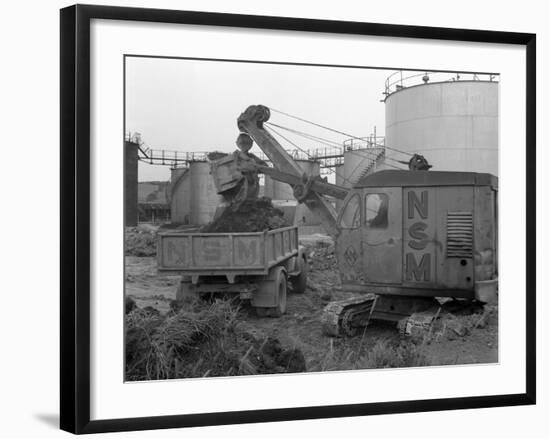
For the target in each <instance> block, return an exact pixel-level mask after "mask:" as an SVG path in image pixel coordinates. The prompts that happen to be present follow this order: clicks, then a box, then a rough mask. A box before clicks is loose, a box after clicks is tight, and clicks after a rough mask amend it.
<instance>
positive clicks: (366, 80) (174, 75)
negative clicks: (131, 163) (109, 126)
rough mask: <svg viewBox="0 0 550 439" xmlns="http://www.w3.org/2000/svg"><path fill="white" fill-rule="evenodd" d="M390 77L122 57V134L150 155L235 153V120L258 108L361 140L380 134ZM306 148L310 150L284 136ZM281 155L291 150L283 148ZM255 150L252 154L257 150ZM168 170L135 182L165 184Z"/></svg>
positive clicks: (143, 168)
mask: <svg viewBox="0 0 550 439" xmlns="http://www.w3.org/2000/svg"><path fill="white" fill-rule="evenodd" d="M390 73H392V71H388V70H374V69H364V68H361V69H359V68H338V67H314V66H289V65H274V64H255V63H242V62H241V63H239V62H223V61H202V60H181V59H159V58H135V57H133V58H127V59H126V130H127V131H130V132H139V133H140V134H141V138H142V141H143V142H145V144H146V145H147V146H149V147H151V148H155V149H169V150H179V151H211V150H220V151H227V152H230V151H233V150H235V148H236V146H235V139H236V138H237V135H238V134H239V132H238V129H237V117H238V116H239V114H240V113H241V112H243V111H244V110H245V109H246V108H247V107H248V106H249V105H252V104H263V105H266V106H268V107H270V108H274V109H277V110H281V111H284V112H286V113H290V114H292V115H296V116H299V117H302V118H305V119H308V120H311V121H313V122H316V123H319V124H322V125H326V126H329V127H331V128H335V129H337V130H339V131H343V132H346V133H350V134H352V135H354V136H358V137H364V136H368V135H369V134H371V133H372V131H373V128H374V126H376V127H377V132H378V134H379V135H383V134H384V104H383V103H381V102H380V99H382V97H383V95H382V92H383V90H384V81H385V79H386V77H387V76H388V75H389V74H390ZM270 122H273V123H276V124H279V125H283V126H287V127H290V128H292V129H297V130H300V131H304V132H307V133H310V134H313V135H316V136H320V137H323V138H326V139H330V140H333V141H336V142H338V143H341V142H342V141H343V140H344V139H345V136H342V135H338V134H334V133H331V132H328V131H326V130H322V129H319V128H316V127H314V126H311V125H309V124H304V123H302V122H299V121H297V120H295V119H292V118H288V117H287V116H283V115H281V114H278V113H272V115H271V119H270ZM282 133H284V135H285V137H287V138H288V139H289V140H292V141H293V142H296V143H297V144H298V145H299V146H300V147H302V148H304V149H308V148H314V147H315V146H317V145H316V144H315V143H313V142H311V141H308V140H304V139H303V138H301V137H297V136H295V135H293V134H288V133H285V132H283V131H282ZM281 144H283V146H284V147H285V148H287V147H288V148H292V146H291V145H289V144H285V143H284V142H281ZM254 149H255V150H256V151H257V147H256V146H255V148H254ZM167 179H169V168H168V167H167V166H152V165H148V164H144V163H140V168H139V180H140V181H150V180H167Z"/></svg>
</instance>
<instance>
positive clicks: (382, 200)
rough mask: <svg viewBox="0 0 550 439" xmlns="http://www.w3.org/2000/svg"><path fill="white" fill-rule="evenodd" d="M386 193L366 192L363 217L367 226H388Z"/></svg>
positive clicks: (376, 227) (387, 199)
mask: <svg viewBox="0 0 550 439" xmlns="http://www.w3.org/2000/svg"><path fill="white" fill-rule="evenodd" d="M388 205H389V197H388V195H387V194H367V196H366V198H365V218H366V224H367V227H370V228H372V229H385V228H386V227H388Z"/></svg>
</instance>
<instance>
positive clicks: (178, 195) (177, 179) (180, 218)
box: [169, 168, 191, 224]
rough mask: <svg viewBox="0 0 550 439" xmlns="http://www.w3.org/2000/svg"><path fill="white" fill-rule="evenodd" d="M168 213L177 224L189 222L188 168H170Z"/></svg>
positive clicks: (189, 184)
mask: <svg viewBox="0 0 550 439" xmlns="http://www.w3.org/2000/svg"><path fill="white" fill-rule="evenodd" d="M169 191H170V192H169V194H170V215H171V221H172V222H173V223H177V224H191V173H190V172H189V168H173V169H171V178H170V188H169Z"/></svg>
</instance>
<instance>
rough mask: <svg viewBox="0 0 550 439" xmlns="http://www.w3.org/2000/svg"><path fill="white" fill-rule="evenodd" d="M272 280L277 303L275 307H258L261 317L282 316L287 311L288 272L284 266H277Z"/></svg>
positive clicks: (258, 313)
mask: <svg viewBox="0 0 550 439" xmlns="http://www.w3.org/2000/svg"><path fill="white" fill-rule="evenodd" d="M273 270H274V272H273V274H272V275H271V276H270V277H273V281H272V282H271V285H270V286H271V288H272V289H273V290H272V293H273V294H274V295H275V297H276V301H277V305H276V306H275V307H273V308H265V307H257V308H256V314H257V315H258V316H259V317H281V316H282V315H283V314H284V313H285V312H286V290H287V285H286V272H285V270H284V268H283V267H275V268H274V269H273Z"/></svg>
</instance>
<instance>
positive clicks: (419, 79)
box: [382, 70, 499, 99]
mask: <svg viewBox="0 0 550 439" xmlns="http://www.w3.org/2000/svg"><path fill="white" fill-rule="evenodd" d="M404 73H405V74H407V73H411V72H410V71H407V70H397V71H395V72H393V73H392V74H391V75H389V76H388V77H387V78H386V81H385V82H384V92H383V93H382V94H383V95H384V99H385V98H387V97H388V96H389V95H390V94H392V93H395V92H397V91H399V90H402V89H404V88H407V87H412V86H415V85H421V84H428V83H429V82H456V81H488V82H498V78H499V75H497V74H494V73H477V72H472V73H463V72H434V71H425V72H420V73H414V74H409V75H408V76H403V74H404ZM434 78H435V80H434Z"/></svg>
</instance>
